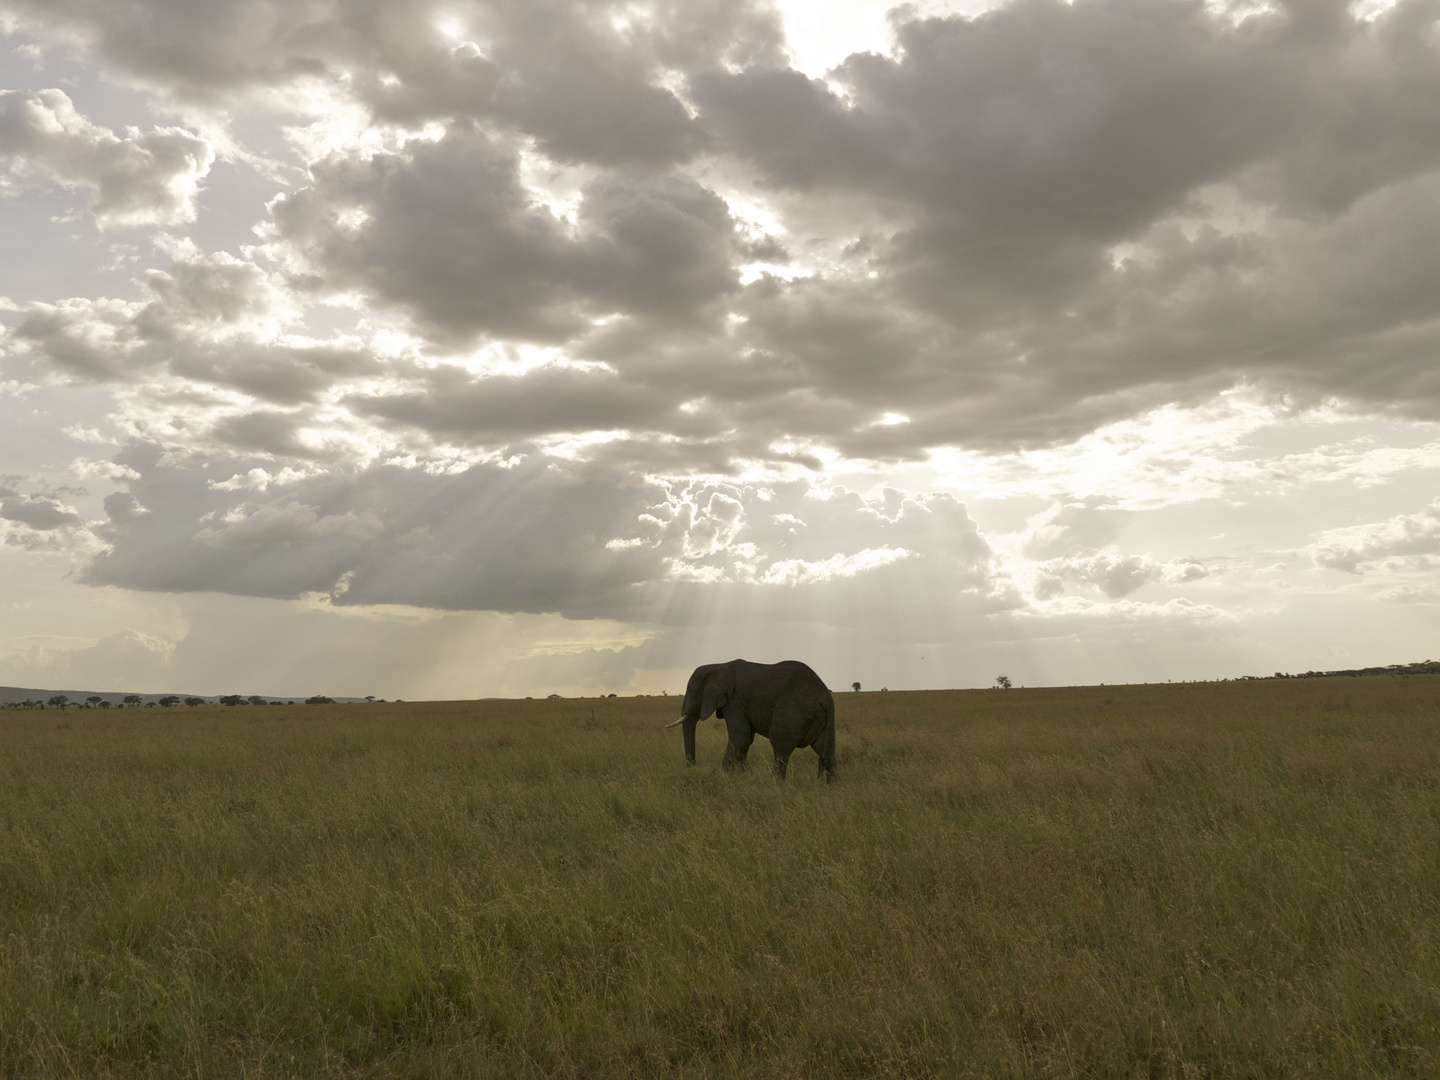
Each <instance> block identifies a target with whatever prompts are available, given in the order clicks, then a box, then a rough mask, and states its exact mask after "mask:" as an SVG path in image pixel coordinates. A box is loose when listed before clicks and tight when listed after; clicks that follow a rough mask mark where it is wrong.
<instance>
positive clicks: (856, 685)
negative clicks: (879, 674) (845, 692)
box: [850, 682, 860, 694]
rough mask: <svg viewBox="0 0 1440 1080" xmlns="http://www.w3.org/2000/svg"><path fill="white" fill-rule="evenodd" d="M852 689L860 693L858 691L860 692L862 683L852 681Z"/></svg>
mask: <svg viewBox="0 0 1440 1080" xmlns="http://www.w3.org/2000/svg"><path fill="white" fill-rule="evenodd" d="M850 689H851V690H854V691H855V693H857V694H858V693H859V692H860V684H859V683H858V682H852V683H851V684H850Z"/></svg>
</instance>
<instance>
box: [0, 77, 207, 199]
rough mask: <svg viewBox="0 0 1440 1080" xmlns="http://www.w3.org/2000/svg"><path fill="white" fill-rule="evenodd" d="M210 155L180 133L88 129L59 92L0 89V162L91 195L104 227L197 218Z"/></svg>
mask: <svg viewBox="0 0 1440 1080" xmlns="http://www.w3.org/2000/svg"><path fill="white" fill-rule="evenodd" d="M214 160H215V152H214V150H213V149H212V148H211V146H210V144H209V143H208V142H206V141H205V140H204V139H202V138H200V137H199V136H197V135H194V134H192V133H191V132H188V131H185V130H183V129H181V128H173V127H171V128H156V129H154V130H152V131H149V132H143V133H142V132H141V131H139V130H138V129H135V128H131V129H129V130H127V131H126V132H125V135H124V137H123V138H121V137H120V136H117V135H116V134H115V133H114V132H112V131H110V130H109V129H108V128H103V127H99V126H97V125H95V124H92V123H91V122H90V121H89V120H87V119H85V117H83V116H81V115H80V114H79V113H78V112H76V110H75V105H74V103H73V102H72V101H71V100H70V98H69V96H68V95H67V94H66V93H65V92H64V91H63V90H39V91H20V90H7V91H0V161H5V162H6V163H7V164H8V166H9V168H10V171H11V173H12V175H14V174H19V175H22V176H23V175H24V174H25V172H27V171H31V172H37V173H40V174H42V175H45V176H48V177H50V178H52V179H54V180H57V181H59V182H60V183H62V184H66V185H70V186H79V187H86V188H89V189H91V190H92V191H93V192H94V195H93V198H92V200H91V203H90V211H91V213H93V214H94V215H95V220H96V222H97V223H99V224H100V225H102V226H120V225H176V224H182V223H185V222H190V221H194V220H195V198H196V195H197V194H198V193H199V191H200V183H201V181H202V180H204V178H205V176H206V175H207V174H208V173H209V171H210V166H211V164H212V163H213V162H214Z"/></svg>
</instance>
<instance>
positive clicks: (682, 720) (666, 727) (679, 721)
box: [665, 716, 685, 731]
mask: <svg viewBox="0 0 1440 1080" xmlns="http://www.w3.org/2000/svg"><path fill="white" fill-rule="evenodd" d="M684 722H685V718H684V717H683V716H682V717H680V719H679V720H676V721H675V723H673V724H666V725H665V730H666V731H669V730H670V729H671V728H672V727H679V726H680V725H681V724H683V723H684Z"/></svg>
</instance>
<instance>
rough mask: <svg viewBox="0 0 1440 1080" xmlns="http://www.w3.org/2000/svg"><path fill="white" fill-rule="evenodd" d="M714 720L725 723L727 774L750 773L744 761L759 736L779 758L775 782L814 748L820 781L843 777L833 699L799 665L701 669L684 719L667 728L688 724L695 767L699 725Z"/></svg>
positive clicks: (741, 663) (688, 753)
mask: <svg viewBox="0 0 1440 1080" xmlns="http://www.w3.org/2000/svg"><path fill="white" fill-rule="evenodd" d="M712 713H713V714H714V715H715V716H716V717H718V718H719V719H721V720H724V721H725V727H726V729H727V730H728V731H729V733H730V741H729V742H728V743H727V744H726V747H725V760H724V762H722V764H723V765H724V767H725V770H726V771H727V772H728V771H731V770H733V769H743V768H746V767H747V765H746V761H745V756H746V755H747V754H748V753H749V752H750V744H751V743H752V742H754V741H755V736H756V735H764V736H765V737H766V738H767V739H769V740H770V748H771V749H772V750H773V751H774V753H775V762H774V771H775V778H776V779H777V780H784V779H785V769H786V766H787V765H788V764H789V762H790V755H791V754H792V753H794V752H795V749H796V748H797V747H800V746H812V747H814V748H815V753H817V754H818V755H820V770H819V773H818V774H817V775H818V776H823V777H824V778H825V780H826V781H827V782H828V783H832V784H833V783H834V782H835V781H836V780H838V779H839V776H840V774H839V773H838V772H837V771H836V768H835V698H834V697H833V696H832V695H831V693H830V691H829V689H827V688H826V686H825V684H824V683H823V682H822V681H821V680H820V676H819V675H816V674H815V672H813V671H811V670H810V668H809V667H808V666H807V665H805V664H802V663H801V662H800V661H799V660H782V661H781V662H780V663H778V664H753V663H751V662H750V661H749V660H731V661H730V662H729V663H728V664H702V665H701V666H700V667H698V668H696V669H695V673H694V674H693V675H691V676H690V682H689V684H688V685H687V686H686V687H685V701H684V703H683V704H682V705H681V706H680V719H679V720H676V721H675V722H674V723H673V724H667V725H666V727H667V728H672V727H675V726H677V725H679V724H684V725H685V727H684V729H683V733H684V736H685V763H686V764H687V765H694V764H695V725H696V724H698V723H700V721H702V720H705V719H708V718H709V716H710V715H711V714H712Z"/></svg>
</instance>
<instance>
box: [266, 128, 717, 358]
mask: <svg viewBox="0 0 1440 1080" xmlns="http://www.w3.org/2000/svg"><path fill="white" fill-rule="evenodd" d="M313 172H314V177H315V182H314V183H313V184H312V185H311V186H310V187H307V188H305V189H303V190H302V191H299V192H297V193H295V194H294V195H288V196H285V197H283V198H281V199H278V200H277V201H276V203H275V204H274V206H273V207H272V213H273V215H274V219H275V224H276V229H277V231H278V235H279V236H280V237H282V238H283V239H285V240H286V241H288V242H289V243H291V244H293V245H294V247H295V249H296V250H297V251H298V252H299V253H300V254H301V255H302V256H303V257H304V258H305V259H306V260H307V261H308V263H309V265H310V266H311V267H312V268H313V270H314V275H315V276H314V279H313V280H312V281H306V282H305V284H307V285H308V286H310V287H312V288H316V289H321V290H330V291H341V290H345V289H353V288H359V289H363V290H364V291H365V292H366V293H367V294H369V296H371V297H372V298H373V299H374V300H376V301H378V302H379V303H381V304H386V305H393V306H397V307H399V308H401V309H403V310H405V311H407V312H409V313H410V314H411V315H412V316H413V318H414V320H415V323H416V325H417V326H418V328H419V329H420V330H421V332H422V333H424V334H426V335H427V336H429V337H431V338H434V339H438V340H442V341H454V342H462V341H464V340H466V339H468V338H472V337H475V336H477V335H487V336H491V337H501V338H520V339H526V340H532V341H564V340H566V339H568V338H571V337H574V336H576V335H577V334H579V333H581V332H583V331H585V330H588V329H589V328H590V326H591V320H593V319H594V318H597V317H601V316H606V315H611V314H614V313H617V312H618V313H623V314H627V315H634V316H637V317H641V318H645V319H649V320H656V321H659V322H660V323H662V324H665V323H673V322H676V321H687V320H694V319H696V318H698V317H700V316H702V315H703V314H704V313H705V310H706V307H707V305H709V304H710V303H711V302H713V301H715V300H717V299H719V298H720V297H722V296H724V295H725V294H727V293H730V292H733V291H735V289H736V288H737V285H738V282H737V278H738V272H737V270H736V269H735V267H734V261H735V255H736V240H735V237H734V223H733V221H732V219H731V217H730V213H729V210H728V209H727V207H726V205H725V203H724V201H723V200H721V199H720V198H719V197H718V196H716V195H715V194H714V192H712V191H709V190H707V189H706V188H704V187H702V186H701V185H700V184H698V183H696V182H695V181H694V180H691V179H689V178H686V177H681V176H673V175H665V176H658V177H650V178H644V179H637V178H632V177H625V176H621V175H614V174H612V175H607V176H604V177H601V178H600V179H597V180H595V181H593V182H591V183H590V184H588V185H586V187H585V189H584V194H583V199H582V201H581V203H580V207H579V210H578V214H577V221H576V223H575V225H574V226H572V225H571V224H570V223H569V222H567V221H564V220H562V219H560V218H557V217H556V216H555V215H554V214H553V213H552V212H551V211H550V210H548V209H547V208H545V207H544V206H540V205H537V204H536V203H535V201H534V198H533V196H532V195H531V194H530V193H529V192H528V191H527V190H526V189H525V187H524V186H523V185H522V184H521V182H520V176H519V161H518V158H517V155H516V153H515V152H514V151H513V150H511V149H509V148H506V147H504V146H502V145H501V144H499V143H497V142H496V141H495V140H494V139H492V138H491V137H490V136H488V135H486V134H485V133H483V132H481V131H478V130H476V129H475V128H473V127H471V126H469V125H457V126H452V127H451V128H450V129H449V131H447V133H446V134H445V137H444V138H442V139H441V140H439V141H438V142H435V143H429V142H412V143H411V144H409V145H408V146H407V147H406V148H405V149H404V150H402V151H397V152H394V153H378V154H375V155H373V156H371V157H368V158H362V159H358V160H356V159H338V158H337V159H333V160H330V161H326V162H322V163H319V164H317V165H316V166H315V167H314V169H313ZM337 212H342V213H337ZM347 212H348V214H349V215H350V216H348V217H347V216H346V213H347Z"/></svg>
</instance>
